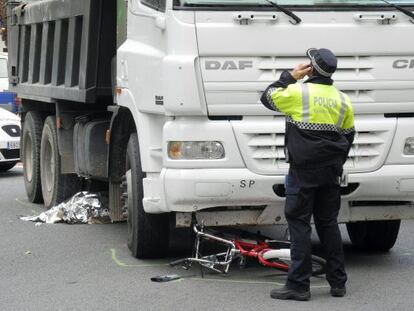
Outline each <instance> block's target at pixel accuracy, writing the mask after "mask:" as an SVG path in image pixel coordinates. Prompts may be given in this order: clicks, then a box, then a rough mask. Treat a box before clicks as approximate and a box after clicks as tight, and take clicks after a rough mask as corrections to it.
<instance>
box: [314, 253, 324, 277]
mask: <svg viewBox="0 0 414 311" xmlns="http://www.w3.org/2000/svg"><path fill="white" fill-rule="evenodd" d="M325 271H326V260H325V259H323V258H321V257H318V256H316V255H312V275H313V276H318V275H322V274H325Z"/></svg>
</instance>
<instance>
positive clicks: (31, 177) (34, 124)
mask: <svg viewBox="0 0 414 311" xmlns="http://www.w3.org/2000/svg"><path fill="white" fill-rule="evenodd" d="M42 127H43V121H42V118H41V116H40V114H39V113H38V112H36V111H30V112H28V113H27V114H26V117H25V118H24V123H23V131H22V138H21V140H22V142H21V144H22V147H21V149H20V158H21V160H22V162H23V178H24V185H25V188H26V193H27V198H28V199H29V201H30V202H32V203H42V202H43V198H42V185H41V182H40V140H41V138H42Z"/></svg>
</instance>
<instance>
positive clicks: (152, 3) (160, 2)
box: [141, 0, 166, 12]
mask: <svg viewBox="0 0 414 311" xmlns="http://www.w3.org/2000/svg"><path fill="white" fill-rule="evenodd" d="M141 3H142V4H144V5H146V6H148V7H150V8H152V9H154V10H157V11H161V12H165V6H166V5H165V3H166V0H141Z"/></svg>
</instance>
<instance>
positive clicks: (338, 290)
mask: <svg viewBox="0 0 414 311" xmlns="http://www.w3.org/2000/svg"><path fill="white" fill-rule="evenodd" d="M345 295H346V287H345V286H344V287H331V296H332V297H344V296H345Z"/></svg>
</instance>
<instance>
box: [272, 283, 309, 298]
mask: <svg viewBox="0 0 414 311" xmlns="http://www.w3.org/2000/svg"><path fill="white" fill-rule="evenodd" d="M270 297H272V298H273V299H283V300H285V299H291V300H299V301H306V300H309V299H310V297H311V293H310V291H309V290H307V291H297V290H294V289H291V288H288V287H286V286H283V287H282V288H279V289H272V291H271V292H270Z"/></svg>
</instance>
